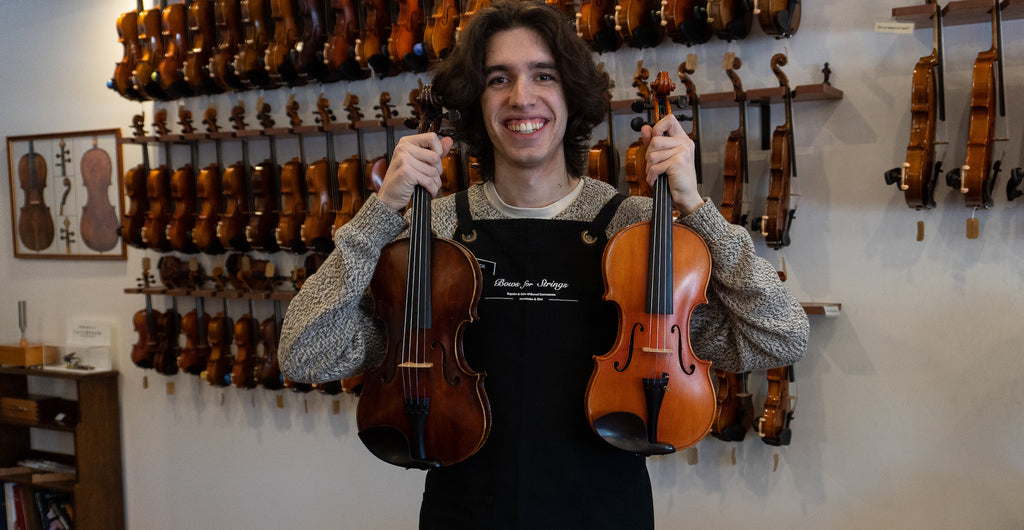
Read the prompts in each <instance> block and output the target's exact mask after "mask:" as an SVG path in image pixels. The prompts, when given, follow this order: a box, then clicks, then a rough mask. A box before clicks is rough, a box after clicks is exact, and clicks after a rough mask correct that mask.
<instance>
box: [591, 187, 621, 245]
mask: <svg viewBox="0 0 1024 530" xmlns="http://www.w3.org/2000/svg"><path fill="white" fill-rule="evenodd" d="M625 199H626V196H625V195H623V194H621V193H616V194H615V195H614V196H612V198H611V199H608V202H606V203H604V206H602V207H601V211H599V212H597V217H594V220H593V221H591V222H590V227H588V228H587V231H586V232H585V233H584V236H583V240H584V241H593V242H596V241H597V240H598V239H604V237H605V235H604V233H605V231H607V230H608V224H609V223H611V222H612V218H613V217H615V212H617V211H618V209H619V205H620V204H622V201H623V200H625ZM588 235H589V237H588Z"/></svg>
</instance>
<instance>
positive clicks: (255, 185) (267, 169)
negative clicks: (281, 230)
mask: <svg viewBox="0 0 1024 530" xmlns="http://www.w3.org/2000/svg"><path fill="white" fill-rule="evenodd" d="M261 112H262V110H261ZM267 112H268V113H269V108H268V109H267ZM266 118H267V119H269V116H266ZM268 140H269V143H270V158H267V159H265V160H263V161H262V162H260V163H258V164H256V165H255V166H253V168H252V176H251V179H250V182H251V191H252V193H251V194H250V200H251V203H250V204H251V206H252V210H251V212H252V213H251V215H249V225H248V226H247V227H246V228H245V240H246V242H248V243H249V245H250V246H252V248H255V249H258V250H262V251H264V252H277V251H278V250H280V248H281V247H280V246H278V244H277V239H276V237H275V236H274V231H275V230H276V229H277V226H278V222H279V221H280V218H279V214H280V203H281V201H280V197H281V183H280V182H279V181H278V178H279V175H280V171H281V168H280V167H279V166H278V165H277V143H276V141H275V140H274V137H273V136H270V137H268ZM247 145H248V144H247V143H244V144H242V149H243V150H242V154H243V157H244V159H247V158H248V146H247Z"/></svg>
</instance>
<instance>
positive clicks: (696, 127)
mask: <svg viewBox="0 0 1024 530" xmlns="http://www.w3.org/2000/svg"><path fill="white" fill-rule="evenodd" d="M696 71H697V56H696V55H694V54H692V53H690V54H687V55H686V61H684V62H682V63H680V64H679V82H680V83H682V84H683V86H685V87H686V102H687V106H688V107H690V109H691V110H692V111H693V116H692V117H691V120H693V127H692V128H690V132H689V133H687V136H689V137H690V139H691V140H693V167H694V169H695V170H696V172H697V183H698V184H700V183H701V182H704V177H703V175H702V173H703V171H702V170H701V167H702V166H703V164H702V163H701V156H700V96H698V95H697V86H696V85H694V84H693V80H691V79H690V74H692V73H694V72H696Z"/></svg>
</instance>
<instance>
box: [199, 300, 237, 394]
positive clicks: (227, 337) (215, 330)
mask: <svg viewBox="0 0 1024 530" xmlns="http://www.w3.org/2000/svg"><path fill="white" fill-rule="evenodd" d="M222 301H223V303H224V309H223V311H221V312H219V313H217V314H216V315H214V316H213V318H212V319H210V322H209V324H208V325H207V328H206V335H207V340H208V341H209V343H210V355H209V356H207V359H206V367H205V369H204V370H203V371H202V372H200V374H199V378H200V379H202V380H203V381H205V382H207V383H208V384H210V385H213V386H228V385H229V384H230V383H231V382H230V377H228V376H229V375H231V369H232V366H233V364H234V361H233V359H232V358H231V339H232V336H233V331H234V324H233V323H232V322H231V317H229V316H228V300H227V298H224V299H222Z"/></svg>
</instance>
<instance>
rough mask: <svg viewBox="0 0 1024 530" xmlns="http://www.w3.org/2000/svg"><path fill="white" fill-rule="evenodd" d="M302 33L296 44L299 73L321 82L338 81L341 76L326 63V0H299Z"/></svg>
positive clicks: (296, 60) (296, 62)
mask: <svg viewBox="0 0 1024 530" xmlns="http://www.w3.org/2000/svg"><path fill="white" fill-rule="evenodd" d="M298 7H299V16H301V17H302V21H303V22H302V35H301V36H300V37H299V41H298V42H297V43H296V44H295V57H296V59H295V66H296V67H297V68H298V70H299V74H300V75H302V76H305V77H306V78H308V79H310V80H315V81H318V82H320V83H330V82H334V81H338V80H339V79H341V76H340V75H339V74H337V72H331V71H329V70H328V69H327V65H326V64H324V46H325V45H326V44H327V32H328V28H327V6H326V4H325V2H324V0H299V4H298Z"/></svg>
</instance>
